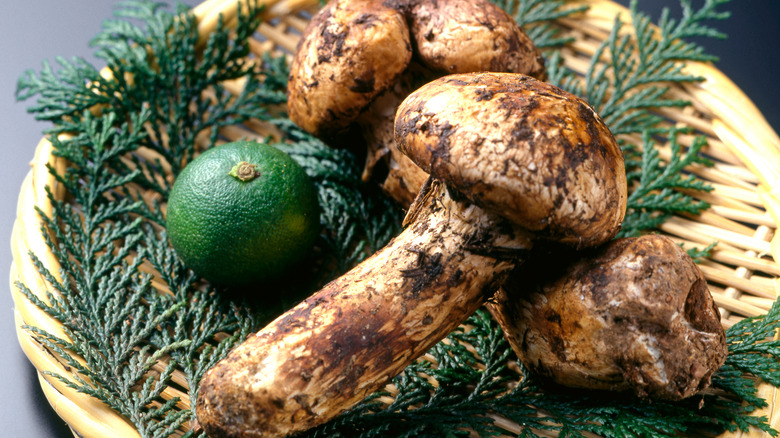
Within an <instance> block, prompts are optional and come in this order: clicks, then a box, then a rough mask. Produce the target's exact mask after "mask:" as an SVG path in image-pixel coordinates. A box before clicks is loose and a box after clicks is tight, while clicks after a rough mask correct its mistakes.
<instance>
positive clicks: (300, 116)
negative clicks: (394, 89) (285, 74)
mask: <svg viewBox="0 0 780 438" xmlns="http://www.w3.org/2000/svg"><path fill="white" fill-rule="evenodd" d="M411 58H412V45H411V40H410V36H409V28H408V26H407V24H406V19H405V18H404V15H403V14H402V13H401V12H400V11H398V10H397V9H395V8H392V7H388V6H386V5H385V4H384V2H383V1H382V0H350V1H347V0H331V1H330V2H328V4H327V5H325V7H323V8H322V9H320V11H319V12H317V14H315V16H314V17H312V20H311V21H310V22H309V24H308V25H307V27H306V29H305V30H304V32H303V35H302V37H301V41H300V43H299V46H298V49H297V51H296V53H295V56H294V57H293V59H292V62H291V64H290V75H289V78H288V86H287V105H288V112H289V116H290V119H291V120H292V121H293V122H295V123H296V124H297V125H298V126H300V127H301V128H303V129H304V130H306V131H308V132H310V133H312V134H314V135H330V134H333V133H336V132H338V131H340V130H342V129H344V128H346V127H347V126H349V124H351V123H352V122H353V121H354V120H355V119H356V118H357V116H358V115H359V114H360V112H361V111H362V110H363V108H365V107H366V106H367V105H368V104H369V103H370V102H371V101H372V100H373V99H374V98H375V97H376V96H377V95H378V94H379V93H381V92H382V91H384V90H385V89H387V88H388V87H389V86H390V85H391V84H392V83H393V82H394V81H395V80H396V78H397V77H398V76H399V75H400V74H401V73H402V72H403V71H404V69H406V66H407V65H408V64H409V61H410V60H411Z"/></svg>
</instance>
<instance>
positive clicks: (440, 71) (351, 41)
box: [288, 0, 545, 205]
mask: <svg viewBox="0 0 780 438" xmlns="http://www.w3.org/2000/svg"><path fill="white" fill-rule="evenodd" d="M399 17H404V18H405V20H406V22H405V23H404V22H401V21H399ZM406 23H408V26H409V27H408V28H407V29H404V25H406ZM404 30H405V31H406V34H403V32H404ZM402 34H403V35H402ZM377 45H379V46H381V47H377ZM380 55H381V56H380ZM410 59H411V61H410ZM480 71H494V72H509V73H522V74H528V75H531V76H535V77H537V78H538V79H541V78H542V77H544V75H545V71H544V61H543V58H542V56H541V53H540V51H539V50H538V49H537V48H536V46H534V44H533V42H532V41H531V39H530V38H529V37H528V36H527V35H526V34H525V33H524V32H523V30H522V29H520V27H519V26H518V25H517V22H516V21H515V20H514V19H513V18H512V17H510V16H509V15H508V14H507V13H506V12H504V10H503V9H501V8H500V7H498V6H497V5H495V4H494V3H492V2H490V1H489V0H476V1H473V0H439V1H435V2H429V1H418V0H391V1H384V2H377V1H366V0H362V1H350V2H344V1H337V0H331V1H330V2H329V3H328V4H327V5H326V7H325V8H323V9H321V10H320V11H319V12H318V13H317V14H316V15H315V16H314V18H313V19H312V21H311V22H310V24H309V26H308V27H307V28H306V30H305V31H304V33H303V35H302V38H301V43H300V44H299V46H298V49H297V51H296V53H295V56H294V57H293V60H292V63H291V66H290V77H289V81H288V89H289V91H288V93H289V96H288V111H289V114H290V118H291V119H292V120H293V121H294V122H295V123H297V124H298V125H299V126H301V127H302V128H303V129H305V130H307V131H308V132H310V133H312V134H314V135H317V136H321V137H326V138H327V137H331V136H333V135H334V134H335V133H339V132H341V131H343V130H345V129H346V128H347V127H349V126H357V127H359V130H360V131H361V133H362V136H363V139H364V141H365V144H366V148H367V150H368V152H367V157H366V166H365V170H364V179H365V180H368V179H370V178H371V176H372V174H373V173H374V167H375V166H376V165H377V164H379V163H382V166H384V168H383V171H380V172H378V173H379V174H380V175H381V176H382V177H383V181H381V182H380V184H381V186H382V188H383V190H384V191H385V192H386V193H387V194H388V195H389V196H390V197H392V198H393V199H395V200H396V201H398V202H399V203H401V204H402V205H408V204H409V203H411V201H412V200H413V199H414V196H415V195H416V194H417V192H418V191H419V189H420V187H421V186H422V184H423V183H424V181H425V180H426V179H427V177H428V175H427V174H426V173H425V172H423V171H422V170H420V169H419V167H417V166H416V165H415V164H414V163H413V162H412V161H410V160H409V159H408V158H407V157H406V156H404V155H403V154H402V153H401V152H400V151H398V149H397V148H396V147H395V142H394V140H393V121H394V117H395V111H396V109H397V107H398V105H399V104H400V103H401V101H402V100H403V99H404V98H405V97H406V96H407V95H408V94H409V93H411V92H412V91H413V90H415V89H417V88H418V87H419V86H421V85H423V84H424V83H426V82H429V81H431V80H433V79H436V78H438V77H441V76H442V75H444V74H449V73H467V72H480ZM380 73H381V74H380ZM369 77H370V78H373V79H371V80H370V81H369V80H367V78H369ZM369 85H370V86H369ZM331 143H334V142H331ZM385 175H386V176H385Z"/></svg>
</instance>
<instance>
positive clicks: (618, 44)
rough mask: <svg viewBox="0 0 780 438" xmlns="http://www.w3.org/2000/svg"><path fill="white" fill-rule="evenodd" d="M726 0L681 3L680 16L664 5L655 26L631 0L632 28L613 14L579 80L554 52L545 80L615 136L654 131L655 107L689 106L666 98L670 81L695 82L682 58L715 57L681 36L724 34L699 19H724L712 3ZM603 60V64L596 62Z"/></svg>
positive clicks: (657, 118) (660, 119)
mask: <svg viewBox="0 0 780 438" xmlns="http://www.w3.org/2000/svg"><path fill="white" fill-rule="evenodd" d="M728 1H729V0H706V1H705V2H704V4H703V5H701V7H700V8H698V9H694V8H693V6H692V5H691V4H690V2H687V1H683V2H682V3H681V4H682V9H683V11H682V12H683V13H682V18H681V19H679V20H675V19H672V18H670V16H671V15H670V12H669V9H668V8H665V9H664V10H663V13H662V16H661V19H660V22H659V25H658V26H657V27H656V26H653V24H652V20H651V18H650V17H649V16H648V15H647V14H644V13H642V12H640V11H638V10H637V2H636V0H633V1H632V2H631V7H630V14H631V20H632V22H633V29H632V31H630V32H625V31H624V27H625V24H624V23H623V21H622V19H621V17H620V16H618V17H615V22H614V25H613V26H612V30H611V32H610V34H609V36H608V37H607V39H606V40H604V42H602V43H601V44H600V45H599V46H598V47H597V48H596V50H595V53H594V54H593V56H592V58H591V59H592V62H591V64H590V67H589V68H588V70H587V72H585V75H584V78H579V77H578V76H577V75H575V74H573V73H572V72H571V71H569V70H568V69H566V68H565V67H563V65H562V62H561V58H560V55H556V56H553V57H552V60H551V62H549V63H548V65H549V67H550V72H549V73H550V81H551V82H553V83H555V84H557V85H559V86H561V87H563V88H564V89H567V90H568V91H570V92H572V93H574V94H577V95H579V96H582V97H584V98H585V99H586V100H587V101H588V102H589V103H590V104H591V105H592V106H593V107H594V108H595V110H596V112H597V113H598V114H599V115H600V116H601V117H602V118H603V119H604V121H605V122H606V123H607V125H608V126H609V127H610V130H611V131H612V132H613V133H614V134H615V135H623V134H642V133H643V132H645V131H648V130H652V129H657V128H658V127H659V125H661V124H662V123H663V122H664V121H665V120H664V118H663V117H662V116H660V115H658V114H657V111H658V110H659V109H662V108H675V107H677V108H679V107H684V106H688V105H690V102H687V101H685V100H680V99H674V98H668V97H667V96H668V92H669V90H670V89H671V86H670V84H674V83H685V82H695V81H698V80H701V78H700V77H697V76H694V75H690V74H687V73H685V72H684V71H683V67H684V64H685V62H688V61H712V60H715V59H716V58H714V57H712V56H710V55H707V54H706V53H705V51H704V49H703V48H702V47H701V46H700V45H698V44H696V43H693V42H690V41H687V40H685V38H689V37H692V36H707V37H715V38H724V37H725V36H724V35H723V34H722V33H720V32H718V31H717V30H715V29H714V28H712V27H710V26H707V25H706V24H705V22H706V21H708V20H721V19H724V18H727V17H728V16H729V13H728V12H721V11H719V10H718V7H720V6H721V5H723V4H725V3H727V2H728ZM603 58H606V59H607V62H603V63H601V62H596V61H597V60H600V59H603Z"/></svg>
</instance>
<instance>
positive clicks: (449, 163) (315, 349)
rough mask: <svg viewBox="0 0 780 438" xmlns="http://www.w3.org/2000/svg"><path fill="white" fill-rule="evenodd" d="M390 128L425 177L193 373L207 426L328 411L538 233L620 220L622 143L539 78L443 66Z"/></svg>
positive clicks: (483, 286) (601, 236)
mask: <svg viewBox="0 0 780 438" xmlns="http://www.w3.org/2000/svg"><path fill="white" fill-rule="evenodd" d="M454 102H457V105H454V104H453V103H454ZM396 133H397V139H398V142H399V145H400V146H401V149H402V150H404V151H405V152H406V153H408V154H409V155H410V157H412V159H413V160H415V162H416V163H417V164H418V165H420V166H422V167H424V168H425V169H427V170H428V171H429V172H431V174H432V175H433V177H434V178H435V179H432V180H431V181H430V183H429V184H428V185H426V186H425V187H424V188H423V190H422V191H421V193H420V195H419V196H418V198H417V200H416V201H415V204H414V205H413V206H412V208H411V209H410V211H409V213H408V214H407V217H406V220H405V226H406V227H405V229H404V230H403V232H402V233H401V234H400V235H399V236H397V237H396V238H395V239H393V240H392V241H391V242H390V243H389V244H388V245H387V246H386V247H385V248H383V249H382V250H380V251H379V252H377V253H376V254H374V255H373V256H372V257H370V258H369V259H367V260H366V261H364V262H363V263H361V264H360V265H358V266H357V267H355V268H354V269H352V270H351V271H349V272H347V273H346V274H344V275H343V276H342V277H340V278H338V279H336V280H334V281H332V282H331V283H329V284H328V285H326V286H325V287H324V288H323V289H322V290H320V291H319V292H317V293H315V294H314V295H313V296H311V297H310V298H308V299H306V300H305V301H303V302H302V303H301V304H299V305H298V306H296V307H295V308H293V309H291V310H290V311H288V312H287V313H285V314H283V315H282V316H280V317H279V318H278V319H276V320H275V321H273V322H272V323H271V324H270V325H268V326H267V327H265V328H264V329H262V330H261V331H260V332H258V333H257V334H255V335H253V336H250V337H249V339H247V340H246V341H245V342H244V343H243V344H241V345H239V346H238V347H236V348H235V349H234V350H233V351H231V352H230V354H229V355H228V356H227V357H226V358H225V359H223V360H222V361H220V362H219V363H218V364H217V365H216V366H215V367H214V368H212V369H211V370H210V371H209V372H207V373H206V375H205V376H204V378H203V380H202V381H201V383H200V386H199V397H198V400H197V408H196V409H197V415H198V421H199V422H200V424H201V425H202V426H203V427H204V428H205V430H206V432H207V433H208V434H209V436H212V437H238V436H264V437H265V436H284V435H288V434H292V433H295V432H299V431H302V430H305V429H308V428H310V427H313V426H316V425H318V424H321V423H324V422H325V421H328V420H330V419H332V418H333V417H335V416H336V415H338V414H339V413H341V412H343V411H344V410H346V409H348V408H350V407H351V406H353V405H354V404H355V403H357V402H358V401H360V400H361V399H363V398H364V397H365V396H367V395H369V394H370V393H372V392H374V391H376V390H378V389H379V388H381V387H382V386H383V385H384V384H386V383H387V382H388V381H389V379H391V378H392V377H393V376H395V375H396V374H398V373H399V372H400V371H401V370H402V369H403V368H404V367H406V366H407V365H408V364H409V363H411V362H412V361H413V360H415V359H416V358H417V357H419V356H420V355H422V354H423V353H424V352H425V351H427V350H428V349H429V348H430V347H431V346H433V345H434V344H435V343H436V342H438V341H439V340H441V339H442V338H443V337H444V336H446V335H447V334H448V333H449V332H451V331H452V330H453V329H454V328H455V327H456V326H458V325H459V324H460V323H461V322H462V321H463V320H465V318H467V317H468V316H469V315H470V314H471V313H472V312H474V311H475V310H476V309H477V307H479V306H480V305H481V304H482V303H483V302H484V300H485V299H486V298H487V297H489V296H490V295H492V294H493V292H494V291H495V290H496V288H498V287H499V286H500V285H501V283H502V282H503V281H504V279H505V278H506V277H507V275H508V274H509V272H510V271H511V270H513V269H514V268H515V267H516V266H517V265H518V264H519V263H520V262H521V261H522V260H523V257H524V255H525V254H526V253H527V251H528V250H529V248H531V246H532V244H533V240H534V239H536V237H535V235H537V234H538V235H540V236H543V237H544V238H551V239H558V240H561V241H564V242H568V243H572V244H574V245H577V246H581V245H596V244H599V243H602V242H604V241H605V240H608V239H610V238H611V237H613V236H614V234H615V232H616V231H617V230H618V228H619V225H620V222H621V220H622V217H623V213H624V211H625V202H626V179H625V172H624V167H623V160H622V155H621V152H620V149H619V148H618V146H617V144H616V143H615V141H614V138H613V137H612V136H611V134H610V133H609V131H608V130H607V129H606V128H605V127H604V126H603V123H602V122H601V120H600V119H599V118H598V116H596V114H595V113H594V112H593V110H592V109H590V107H588V106H587V105H586V104H585V103H584V102H583V101H581V100H580V99H578V98H576V97H574V96H572V95H569V94H567V93H565V92H563V91H561V90H558V89H556V88H554V87H552V86H551V85H548V84H544V83H542V82H539V81H536V80H534V79H532V78H530V77H527V76H523V75H512V74H504V75H498V74H479V75H457V76H450V77H446V78H443V79H440V80H437V81H434V82H433V83H430V84H428V85H426V86H424V87H422V88H421V89H420V90H417V91H416V92H414V93H412V95H410V96H409V98H407V99H406V101H405V102H404V103H403V104H402V105H401V108H400V109H399V112H398V116H397V124H396Z"/></svg>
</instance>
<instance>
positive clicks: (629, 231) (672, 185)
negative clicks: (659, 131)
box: [619, 128, 712, 237]
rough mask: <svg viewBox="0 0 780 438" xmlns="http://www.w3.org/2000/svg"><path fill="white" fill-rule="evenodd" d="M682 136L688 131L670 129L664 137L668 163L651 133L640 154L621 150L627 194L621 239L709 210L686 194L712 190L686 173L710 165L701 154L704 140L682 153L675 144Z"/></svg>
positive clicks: (644, 134) (629, 149) (702, 138)
mask: <svg viewBox="0 0 780 438" xmlns="http://www.w3.org/2000/svg"><path fill="white" fill-rule="evenodd" d="M681 132H688V130H680V129H677V128H671V129H669V130H668V132H667V134H666V136H665V143H666V144H668V145H669V152H670V158H669V161H668V162H665V161H664V160H662V159H661V158H660V152H659V146H658V145H657V143H656V142H657V139H656V138H654V136H653V132H652V131H645V132H644V133H643V137H642V138H643V142H642V143H643V144H642V147H641V152H637V151H636V150H634V149H633V148H632V147H630V146H629V147H626V148H624V150H625V153H624V155H625V160H626V171H627V172H626V178H627V180H628V186H629V187H630V194H629V196H628V202H627V211H626V219H625V220H624V222H623V228H622V229H621V231H620V233H619V236H620V237H626V236H637V235H639V234H640V233H641V232H643V231H644V232H646V231H648V230H655V229H657V228H658V227H659V226H660V225H661V224H663V223H664V222H666V220H667V219H668V218H669V217H671V216H673V215H677V214H683V213H688V214H692V215H695V214H698V213H700V212H702V211H704V210H706V209H707V208H709V204H708V203H707V202H704V201H701V200H697V199H696V198H694V196H692V195H690V194H687V193H686V191H691V192H702V191H711V190H712V187H711V186H710V185H708V184H706V183H705V182H704V181H702V180H701V179H699V178H697V177H696V176H695V175H693V174H691V173H689V172H688V171H687V170H686V169H689V166H691V165H693V164H699V165H703V166H709V165H711V164H712V163H711V162H710V161H709V160H708V159H707V158H706V157H704V156H702V155H701V154H700V152H701V149H702V148H703V147H704V146H706V144H707V141H706V138H705V137H702V136H697V137H695V138H694V140H693V143H692V144H691V146H690V147H689V148H688V150H687V151H683V148H682V146H681V145H680V142H679V141H678V135H679V134H680V133H681Z"/></svg>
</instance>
